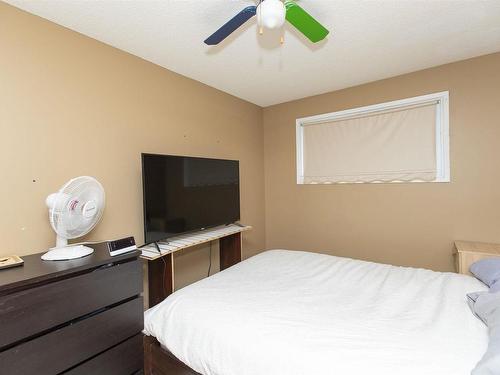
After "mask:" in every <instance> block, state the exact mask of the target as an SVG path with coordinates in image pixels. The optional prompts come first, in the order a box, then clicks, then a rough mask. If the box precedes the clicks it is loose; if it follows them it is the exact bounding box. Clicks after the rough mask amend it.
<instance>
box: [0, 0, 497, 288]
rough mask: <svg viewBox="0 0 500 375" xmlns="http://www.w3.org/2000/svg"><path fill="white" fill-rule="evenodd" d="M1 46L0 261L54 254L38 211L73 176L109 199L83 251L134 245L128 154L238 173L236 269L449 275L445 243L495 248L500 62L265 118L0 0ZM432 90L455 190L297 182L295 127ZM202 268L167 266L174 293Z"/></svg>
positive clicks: (357, 91) (280, 109)
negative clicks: (342, 267) (276, 253)
mask: <svg viewBox="0 0 500 375" xmlns="http://www.w3.org/2000/svg"><path fill="white" fill-rule="evenodd" d="M0 46H1V53H0V132H1V138H0V171H1V173H2V177H3V180H2V182H3V183H2V184H0V197H1V198H0V204H1V208H2V215H1V216H0V234H1V238H2V245H3V246H2V249H0V254H11V253H16V254H20V255H23V254H28V253H34V252H39V251H43V250H44V249H46V248H48V247H50V246H52V245H53V243H54V238H55V236H54V233H53V232H52V230H51V228H50V226H49V223H48V218H47V209H46V207H45V205H44V200H45V197H46V196H47V195H48V194H49V193H51V192H53V191H55V190H56V189H57V188H59V187H60V186H61V185H62V184H63V183H64V182H65V181H67V180H68V179H69V178H71V177H74V176H78V175H84V174H88V175H93V176H95V177H97V178H98V179H99V180H100V181H101V182H102V183H103V185H104V187H105V188H106V192H107V199H108V200H107V207H106V211H105V215H104V218H103V220H102V222H101V223H100V224H99V226H98V227H97V228H96V230H94V231H93V232H92V233H91V235H90V236H89V237H88V238H89V239H103V238H113V237H120V236H126V235H130V234H132V235H134V236H135V237H136V238H137V240H138V242H141V241H142V240H143V237H142V203H141V201H142V192H141V182H140V175H141V171H140V160H139V156H140V153H141V152H154V153H165V154H183V155H196V156H209V157H218V158H234V159H239V160H240V161H241V183H242V185H241V199H242V207H241V213H242V221H243V222H244V223H247V224H251V225H253V226H254V228H255V229H254V230H253V231H252V232H250V233H247V234H245V235H244V250H245V254H244V255H245V256H250V255H252V254H254V253H256V252H258V251H260V250H261V249H262V248H263V247H264V244H265V245H266V247H267V248H289V249H303V250H310V251H318V252H325V253H331V254H338V255H343V256H350V257H355V258H362V259H370V260H374V261H380V262H387V263H394V264H402V265H412V266H422V267H429V268H433V269H436V270H451V269H452V259H451V255H450V254H451V251H452V241H453V240H454V239H474V240H482V241H500V213H499V212H500V210H499V209H498V207H497V205H498V204H499V203H500V189H499V188H498V186H499V185H500V168H499V167H498V165H497V164H498V161H499V160H500V147H499V146H498V140H499V139H500V125H499V124H500V123H499V120H498V119H499V118H500V95H499V93H498V88H499V87H500V69H498V67H499V66H500V54H494V55H489V56H483V57H480V58H477V59H472V60H468V61H463V62H459V63H455V64H450V65H445V66H442V67H437V68H433V69H429V70H425V71H421V72H417V73H413V74H408V75H404V76H400V77H395V78H391V79H387V80H383V81H379V82H375V83H370V84H367V85H363V86H359V87H354V88H350V89H346V90H341V91H337V92H333V93H329V94H324V95H320V96H315V97H311V98H306V99H302V100H298V101H294V102H290V103H285V104H281V105H277V106H273V107H269V108H266V109H264V110H262V109H261V108H259V107H257V106H255V105H252V104H249V103H247V102H244V101H242V100H239V99H237V98H234V97H232V96H230V95H227V94H224V93H222V92H220V91H217V90H215V89H213V88H210V87H208V86H205V85H203V84H201V83H198V82H196V81H193V80H190V79H187V78H185V77H182V76H180V75H177V74H175V73H172V72H170V71H168V70H165V69H162V68H160V67H158V66H156V65H153V64H151V63H148V62H146V61H144V60H141V59H139V58H137V57H134V56H131V55H129V54H127V53H125V52H122V51H119V50H117V49H114V48H112V47H109V46H107V45H105V44H102V43H99V42H97V41H95V40H93V39H90V38H87V37H84V36H82V35H80V34H77V33H74V32H72V31H69V30H67V29H64V28H62V27H60V26H57V25H55V24H53V23H50V22H48V21H45V20H43V19H41V18H38V17H35V16H32V15H29V14H27V13H23V12H21V11H19V10H17V9H15V8H12V7H10V6H8V5H5V4H3V3H1V2H0ZM325 74H327V72H326V73H325ZM443 90H449V91H450V110H451V117H450V130H451V172H452V183H450V184H402V185H399V184H380V185H370V184H368V185H334V186H331V185H330V186H319V185H315V186H297V185H296V184H295V178H296V177H295V119H296V118H298V117H303V116H309V115H314V114H319V113H325V112H331V111H336V110H341V109H347V108H353V107H358V106H363V105H368V104H374V103H379V102H384V101H389V100H395V99H401V98H405V97H411V96H416V95H422V94H427V93H431V92H437V91H443ZM262 121H264V128H263V127H262ZM264 139H265V140H264ZM264 159H265V178H266V180H265V211H264V168H263V167H264ZM264 218H265V219H266V220H264ZM213 250H214V254H213V260H214V269H215V270H217V269H218V262H217V250H218V249H217V246H214V249H213ZM207 267H208V248H207V247H203V248H201V249H193V250H191V251H188V252H186V253H184V254H183V255H180V256H177V257H176V271H177V277H178V279H177V285H178V286H182V285H185V284H187V283H189V282H192V281H194V280H196V279H198V278H200V277H202V276H203V275H204V274H205V272H206V270H207Z"/></svg>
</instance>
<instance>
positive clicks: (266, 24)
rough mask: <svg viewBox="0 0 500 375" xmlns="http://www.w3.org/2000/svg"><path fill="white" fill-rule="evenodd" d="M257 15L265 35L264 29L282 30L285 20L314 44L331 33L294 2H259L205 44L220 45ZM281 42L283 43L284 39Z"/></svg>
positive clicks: (244, 10)
mask: <svg viewBox="0 0 500 375" xmlns="http://www.w3.org/2000/svg"><path fill="white" fill-rule="evenodd" d="M255 15H257V23H258V25H259V32H260V34H262V33H263V30H264V28H267V29H277V28H280V27H281V26H283V24H284V23H285V19H286V20H287V21H288V22H290V23H291V24H292V25H293V26H294V27H295V28H296V29H297V30H299V31H300V32H301V33H302V34H304V36H306V37H307V38H308V39H309V40H310V41H311V42H313V43H317V42H319V41H321V40H323V39H325V37H326V36H327V35H328V33H329V31H328V30H327V29H326V28H325V27H324V26H323V25H322V24H320V23H319V22H318V21H316V20H315V19H314V18H313V17H312V16H311V15H310V14H309V13H307V12H306V11H305V10H304V9H302V8H301V7H300V6H299V5H298V4H297V3H296V2H295V1H293V0H284V1H281V0H259V3H258V5H257V6H248V7H246V8H245V9H243V10H242V11H241V12H239V13H238V14H237V15H236V16H234V17H233V18H231V19H230V20H229V21H228V22H227V23H225V24H224V25H222V27H221V28H220V29H219V30H217V31H216V32H215V33H213V34H212V35H210V36H209V37H208V38H207V39H206V40H205V43H206V44H208V45H216V44H219V43H220V42H222V41H223V40H224V39H226V38H227V37H228V36H229V35H231V34H232V33H233V32H234V31H235V30H236V29H237V28H239V27H240V26H241V25H243V24H244V23H245V22H247V21H248V20H249V19H250V18H252V17H253V16H255ZM281 42H282V43H283V37H282V38H281Z"/></svg>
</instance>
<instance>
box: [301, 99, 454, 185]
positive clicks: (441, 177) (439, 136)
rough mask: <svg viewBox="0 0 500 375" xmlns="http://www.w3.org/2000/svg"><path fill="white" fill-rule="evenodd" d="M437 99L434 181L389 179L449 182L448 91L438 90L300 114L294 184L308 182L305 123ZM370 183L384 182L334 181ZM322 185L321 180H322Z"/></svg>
mask: <svg viewBox="0 0 500 375" xmlns="http://www.w3.org/2000/svg"><path fill="white" fill-rule="evenodd" d="M433 102H437V105H436V179H435V180H434V181H418V180H414V181H391V182H389V183H414V182H429V183H433V182H440V183H442V182H450V181H451V176H450V130H449V126H450V124H449V91H441V92H437V93H433V94H427V95H421V96H415V97H412V98H406V99H401V100H394V101H390V102H384V103H379V104H373V105H368V106H363V107H358V108H352V109H346V110H342V111H336V112H330V113H324V114H321V115H315V116H309V117H303V118H299V119H297V120H296V157H297V158H296V163H297V164H296V167H297V170H296V172H297V184H298V185H311V184H306V183H304V163H303V144H304V132H303V129H304V127H305V126H308V125H314V124H319V123H323V122H330V121H338V120H347V119H349V118H351V117H355V116H359V115H370V114H376V113H377V112H384V111H390V110H396V109H399V108H404V107H408V106H412V105H425V104H429V103H433ZM352 183H355V184H359V183H361V184H373V183H387V182H381V181H374V182H337V183H335V184H352ZM321 185H324V184H321Z"/></svg>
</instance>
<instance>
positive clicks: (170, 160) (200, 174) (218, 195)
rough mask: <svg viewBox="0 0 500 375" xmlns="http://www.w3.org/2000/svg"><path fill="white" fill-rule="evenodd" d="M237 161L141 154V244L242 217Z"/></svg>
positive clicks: (226, 222)
mask: <svg viewBox="0 0 500 375" xmlns="http://www.w3.org/2000/svg"><path fill="white" fill-rule="evenodd" d="M239 180H240V178H239V162H238V161H237V160H222V159H206V158H195V157H188V156H172V155H154V154H142V187H143V195H144V204H143V208H144V240H145V242H146V243H152V242H156V241H161V240H165V239H167V238H169V237H172V236H176V235H178V234H181V233H186V232H191V231H196V230H201V229H204V228H209V227H214V226H217V225H223V224H230V223H234V222H235V221H238V220H239V219H240V185H239Z"/></svg>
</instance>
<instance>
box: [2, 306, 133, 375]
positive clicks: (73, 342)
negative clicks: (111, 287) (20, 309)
mask: <svg viewBox="0 0 500 375" xmlns="http://www.w3.org/2000/svg"><path fill="white" fill-rule="evenodd" d="M142 328H143V301H142V297H141V298H134V299H133V300H131V301H129V302H125V303H123V304H121V305H118V306H116V307H113V308H111V309H108V310H105V311H103V312H101V313H99V314H96V315H93V316H90V317H87V318H86V319H82V320H79V321H76V322H75V323H73V324H70V325H67V326H64V327H62V328H59V329H57V330H55V331H52V332H50V333H48V334H46V335H44V336H40V337H37V338H35V339H33V340H31V341H28V342H25V343H22V344H19V345H17V346H15V347H13V348H11V349H8V350H5V351H3V352H0V363H2V368H1V371H2V373H5V374H9V375H21V374H23V375H25V374H37V375H51V374H58V373H60V372H62V371H65V370H67V369H68V368H71V367H73V366H74V365H75V364H78V363H82V362H84V361H85V360H87V359H88V358H91V357H93V356H94V355H96V354H99V353H101V352H103V351H105V350H106V349H108V348H109V347H110V346H112V345H114V344H115V343H117V342H122V341H124V340H126V339H127V338H130V337H132V336H134V335H136V334H138V333H140V332H141V330H142Z"/></svg>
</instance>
